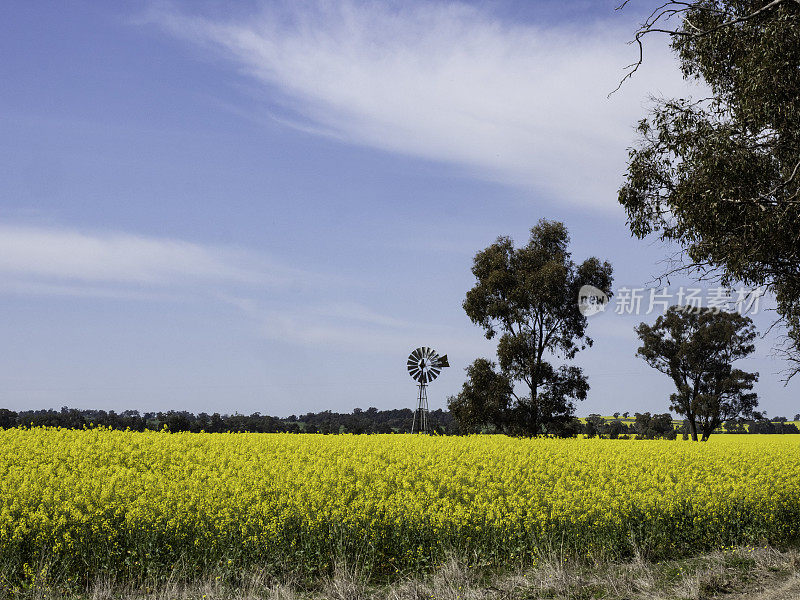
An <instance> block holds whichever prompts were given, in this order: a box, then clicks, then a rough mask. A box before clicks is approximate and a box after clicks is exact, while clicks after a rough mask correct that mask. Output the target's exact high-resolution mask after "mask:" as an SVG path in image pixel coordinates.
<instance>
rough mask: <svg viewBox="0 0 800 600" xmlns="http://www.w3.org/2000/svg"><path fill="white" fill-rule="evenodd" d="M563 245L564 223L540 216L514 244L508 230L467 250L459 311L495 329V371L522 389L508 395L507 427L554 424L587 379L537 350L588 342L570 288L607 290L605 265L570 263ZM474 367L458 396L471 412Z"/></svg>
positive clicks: (569, 348)
mask: <svg viewBox="0 0 800 600" xmlns="http://www.w3.org/2000/svg"><path fill="white" fill-rule="evenodd" d="M568 247H569V233H568V232H567V228H566V227H565V226H564V224H563V223H560V222H557V221H547V220H544V219H543V220H540V221H539V222H538V223H537V225H536V226H535V227H533V228H532V229H531V235H530V239H529V240H528V243H527V245H525V246H523V247H521V248H515V247H514V244H513V242H512V240H511V239H510V238H508V237H500V238H498V239H497V241H496V242H495V243H494V244H492V245H491V246H489V247H488V248H486V249H484V250H482V251H480V252H478V253H477V254H476V255H475V258H474V261H473V266H472V273H473V275H475V279H476V283H475V286H474V287H473V288H472V289H470V290H469V291H468V292H467V294H466V299H465V300H464V304H463V306H464V310H465V311H466V313H467V316H469V318H470V319H471V320H472V322H473V323H475V324H476V325H479V326H480V327H482V328H483V329H484V330H485V334H486V337H487V338H489V339H492V338H493V337H494V336H495V335H497V334H498V333H499V334H500V339H499V341H498V346H497V358H498V362H499V366H500V370H501V373H502V376H503V377H504V378H506V379H507V380H508V381H510V382H515V381H516V382H522V383H524V384H525V385H527V387H528V389H529V390H530V395H529V396H527V397H525V398H516V404H515V405H514V407H513V410H511V411H510V413H509V414H511V415H513V418H512V419H511V422H510V423H509V422H508V421H507V422H506V426H507V427H508V428H509V429H513V430H514V431H516V432H520V433H524V434H526V435H537V434H539V433H542V432H544V431H545V430H547V428H548V426H552V427H555V426H557V425H558V424H559V423H560V422H561V421H563V419H564V418H566V417H568V416H569V415H571V414H572V411H573V410H574V406H573V400H582V399H584V398H585V397H586V392H587V390H588V384H587V383H586V379H585V377H584V376H583V373H582V372H581V371H580V369H578V368H577V367H561V368H559V369H554V368H553V367H552V366H551V365H550V364H549V363H548V362H546V360H545V358H546V357H547V356H551V355H556V356H561V357H563V358H566V359H572V358H574V356H575V354H576V353H577V352H578V351H579V350H582V349H583V348H585V347H586V346H589V345H591V343H592V340H591V339H590V338H589V337H587V336H586V325H587V319H586V317H585V316H584V315H582V314H581V313H580V311H579V310H578V292H579V290H580V288H581V287H582V286H583V285H593V286H594V287H596V288H598V289H600V290H602V291H604V292H605V293H607V294H608V295H609V296H610V295H611V289H610V288H611V283H612V268H611V265H610V264H609V263H608V262H605V261H600V260H599V259H597V258H590V259H587V260H585V261H584V262H583V263H581V264H579V265H578V264H576V263H575V262H574V261H573V260H572V256H571V254H570V252H569V250H568ZM475 365H477V361H476V363H475ZM475 365H473V366H475ZM481 368H482V369H484V370H483V371H480V372H478V371H475V372H472V373H471V372H470V371H469V370H468V375H469V377H470V381H468V382H467V383H466V384H465V388H464V390H462V393H461V394H460V395H459V397H458V399H459V400H458V401H459V402H460V403H462V404H465V403H466V404H468V403H469V402H470V401H473V402H475V403H476V408H475V410H474V411H473V412H474V413H475V414H480V413H481V410H480V409H479V408H478V407H477V403H478V400H479V399H478V398H477V397H475V396H472V395H470V394H472V391H471V390H473V389H476V388H478V387H479V386H480V381H478V380H474V381H473V376H474V375H478V374H481V375H482V377H483V379H484V380H488V375H486V371H485V365H483V366H482V367H481ZM470 386H471V387H470ZM470 398H472V399H473V400H470ZM458 406H461V404H458ZM464 414H467V413H466V412H465V413H464ZM470 414H472V413H470Z"/></svg>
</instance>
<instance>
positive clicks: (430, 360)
mask: <svg viewBox="0 0 800 600" xmlns="http://www.w3.org/2000/svg"><path fill="white" fill-rule="evenodd" d="M406 366H407V367H408V374H409V375H411V377H412V379H414V381H416V382H417V383H419V393H418V395H417V409H416V410H415V411H414V421H413V422H412V423H411V433H430V430H429V429H428V384H429V383H430V382H431V381H433V380H434V379H436V378H437V377H438V376H439V373H441V371H442V369H443V368H445V367H449V366H450V363H449V362H447V355H446V354H445V355H443V356H439V355H438V354H437V353H436V352H435V351H434V350H433V349H432V348H428V347H426V346H423V347H421V348H417V349H416V350H414V351H413V352H412V353H411V354H409V355H408V362H407V363H406Z"/></svg>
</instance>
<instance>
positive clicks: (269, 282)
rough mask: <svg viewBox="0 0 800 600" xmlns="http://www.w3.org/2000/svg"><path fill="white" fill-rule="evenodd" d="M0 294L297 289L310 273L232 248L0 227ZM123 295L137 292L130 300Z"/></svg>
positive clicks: (116, 234)
mask: <svg viewBox="0 0 800 600" xmlns="http://www.w3.org/2000/svg"><path fill="white" fill-rule="evenodd" d="M0 275H2V277H3V285H2V286H0V291H7V292H8V291H10V292H15V293H36V294H49V295H64V294H68V295H84V296H87V295H88V296H106V297H114V296H115V295H119V294H122V295H123V296H125V297H134V296H137V295H141V294H140V292H141V290H143V289H144V290H147V294H145V295H144V296H142V297H152V292H153V291H154V290H165V289H180V288H186V287H191V286H196V285H220V284H226V285H251V286H267V287H271V286H278V287H281V286H283V287H286V286H293V285H304V284H307V283H308V282H309V281H310V280H312V279H313V276H311V275H309V274H307V273H303V272H302V271H299V270H296V269H292V268H289V267H286V266H283V265H280V264H277V263H275V262H273V261H269V260H267V259H265V258H263V257H261V256H258V255H256V254H253V253H250V252H246V251H243V250H240V249H236V248H230V247H221V246H209V245H202V244H196V243H192V242H187V241H184V240H180V239H170V238H156V237H146V236H141V235H132V234H129V233H119V232H81V231H76V230H72V229H60V228H44V227H30V226H19V225H8V224H0ZM131 290H138V291H136V292H135V293H134V295H133V296H131Z"/></svg>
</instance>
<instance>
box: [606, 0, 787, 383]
mask: <svg viewBox="0 0 800 600" xmlns="http://www.w3.org/2000/svg"><path fill="white" fill-rule="evenodd" d="M766 4H767V3H766V2H764V1H763V0H719V1H711V0H699V1H695V2H690V3H688V4H684V3H675V2H668V3H667V4H666V5H665V7H666V8H664V7H662V8H664V13H665V14H666V13H668V12H669V11H670V10H671V9H672V8H675V7H678V8H679V9H680V11H679V14H682V17H683V21H682V23H683V24H682V26H681V27H680V28H679V29H678V30H677V31H676V32H675V33H674V35H673V36H672V47H673V49H674V51H675V52H676V54H677V56H678V59H679V61H680V65H681V69H682V71H683V73H684V76H685V77H687V78H696V79H699V80H700V81H702V82H703V83H705V84H706V85H708V86H709V87H710V89H711V91H712V95H711V97H710V98H707V99H705V100H701V101H692V100H689V99H674V100H662V101H659V102H657V103H656V104H655V105H654V106H653V109H652V111H651V113H650V117H649V118H648V119H646V120H644V121H641V122H640V123H639V126H638V133H639V139H638V144H637V146H636V147H635V148H633V149H631V151H630V154H629V161H628V171H627V174H626V178H625V182H624V184H623V185H622V186H621V188H620V191H619V202H620V203H621V204H622V205H623V206H624V207H625V210H626V213H627V216H628V224H629V226H630V229H631V232H632V233H633V234H634V235H636V236H637V237H640V238H643V237H645V236H648V235H651V234H657V235H659V236H660V237H661V239H663V240H668V241H674V242H677V243H678V244H679V245H681V246H682V247H683V249H684V251H685V258H686V259H688V260H687V264H686V267H688V269H689V270H693V269H697V270H700V271H701V272H704V273H709V272H711V273H715V274H718V275H719V276H720V277H721V278H722V280H723V281H734V280H738V281H741V282H743V283H745V284H747V285H752V286H766V287H768V288H769V289H770V290H771V291H773V292H774V293H775V295H776V297H777V299H778V312H779V314H780V315H781V316H782V317H783V319H784V323H785V325H786V326H787V331H788V341H789V342H790V343H789V346H788V347H787V350H788V352H787V358H790V360H794V361H795V364H797V365H800V329H798V327H797V323H798V320H797V317H798V316H799V315H800V304H799V303H798V301H797V298H800V4H798V3H796V2H781V3H778V4H776V5H774V6H773V7H771V8H770V9H769V10H764V11H763V12H757V11H759V9H762V8H763V7H764V6H766ZM726 24H727V25H726ZM798 371H800V366H797V367H795V370H794V372H795V373H796V372H798ZM790 376H791V374H790Z"/></svg>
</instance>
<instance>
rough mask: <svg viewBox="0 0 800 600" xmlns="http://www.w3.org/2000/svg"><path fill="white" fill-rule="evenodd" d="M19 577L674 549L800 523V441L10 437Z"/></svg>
mask: <svg viewBox="0 0 800 600" xmlns="http://www.w3.org/2000/svg"><path fill="white" fill-rule="evenodd" d="M0 475H2V477H0V543H1V544H2V546H1V551H2V556H3V558H4V561H5V566H6V568H7V570H6V573H7V574H6V575H5V577H6V578H7V579H8V580H11V579H15V580H19V581H24V580H25V579H26V578H31V577H35V576H36V572H37V569H40V568H42V565H46V568H48V569H52V570H56V571H58V572H59V573H62V574H64V576H69V577H74V578H84V579H86V578H94V577H96V576H101V575H111V576H114V577H117V578H121V579H124V580H130V581H141V580H144V579H146V578H151V577H157V576H161V575H163V574H168V573H170V572H171V571H172V570H173V569H174V568H175V567H176V565H178V564H180V565H182V568H183V569H185V570H188V571H189V572H190V573H193V574H196V575H197V577H201V576H203V575H205V574H208V573H210V572H219V571H220V569H222V570H225V569H230V570H234V569H242V568H246V567H249V566H252V565H256V564H258V565H265V564H272V565H276V568H290V569H293V570H298V571H302V572H304V573H307V574H315V573H317V574H318V573H327V572H330V570H331V569H332V568H333V563H334V561H335V560H336V559H346V560H352V561H360V562H363V563H366V564H368V565H369V568H370V570H371V571H372V572H374V573H376V574H379V575H380V576H385V577H388V578H391V577H394V576H396V575H398V574H403V573H409V572H415V571H424V570H427V569H429V568H430V567H432V566H434V565H436V564H439V563H441V562H442V561H443V560H444V559H445V557H446V556H447V555H448V554H449V553H452V552H457V553H459V554H462V555H466V556H471V557H474V559H475V560H476V561H477V562H478V563H479V564H481V565H483V566H485V567H500V568H503V567H507V566H513V565H522V564H535V563H536V561H537V560H538V558H539V557H541V556H544V555H545V554H548V553H551V552H552V550H553V549H558V551H559V552H560V553H561V554H562V555H564V556H569V557H574V558H576V559H590V560H604V559H617V558H626V557H629V556H632V555H633V554H644V555H645V556H647V557H651V558H654V559H660V558H675V557H679V556H687V555H690V554H694V553H699V552H704V551H709V550H714V549H721V548H724V547H729V546H732V545H743V544H754V545H755V544H758V545H763V544H764V543H772V544H777V545H784V544H790V543H793V542H795V541H796V540H797V538H798V534H799V533H800V436H790V435H782V436H774V435H773V436H755V435H751V436H716V437H714V438H712V439H711V441H710V442H708V443H705V444H698V443H690V442H684V441H680V440H679V441H673V442H670V441H632V440H619V441H617V440H597V439H592V440H588V439H570V440H556V439H515V438H508V437H505V436H471V437H420V436H417V437H412V436H410V435H370V436H351V435H343V436H323V435H312V434H308V435H306V434H299V435H291V434H202V433H201V434H193V433H185V434H184V433H182V434H168V433H154V432H144V433H134V432H126V431H111V430H104V429H94V430H60V429H10V430H5V431H2V432H0Z"/></svg>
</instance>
